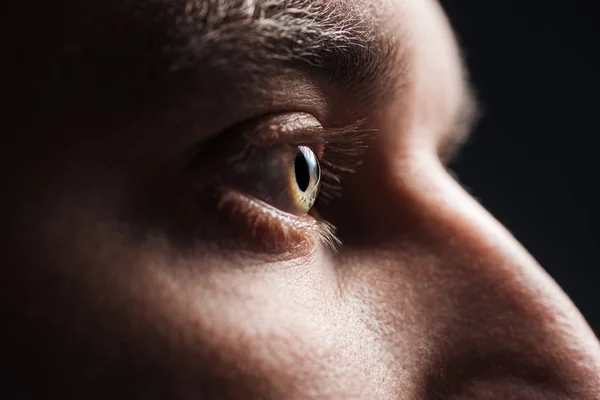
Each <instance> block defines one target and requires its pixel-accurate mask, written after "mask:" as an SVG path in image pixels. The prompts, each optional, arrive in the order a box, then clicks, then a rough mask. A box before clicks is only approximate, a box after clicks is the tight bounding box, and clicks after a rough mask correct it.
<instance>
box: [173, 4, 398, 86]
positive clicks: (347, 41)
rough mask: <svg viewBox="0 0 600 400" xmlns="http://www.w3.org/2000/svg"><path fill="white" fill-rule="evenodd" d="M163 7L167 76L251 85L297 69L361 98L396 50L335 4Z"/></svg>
mask: <svg viewBox="0 0 600 400" xmlns="http://www.w3.org/2000/svg"><path fill="white" fill-rule="evenodd" d="M169 7H170V11H169V12H170V13H172V15H173V18H174V23H173V24H172V25H173V27H174V29H173V30H172V33H171V44H170V45H169V46H167V47H166V49H165V50H166V51H168V52H169V53H171V54H172V55H173V57H172V59H173V60H174V61H173V63H172V64H171V71H173V72H178V71H186V70H187V71H198V70H199V69H200V70H202V69H220V70H227V69H230V70H231V71H230V72H231V74H232V75H239V74H240V73H247V74H246V76H247V77H248V78H249V79H251V78H252V77H253V76H256V75H260V74H261V73H262V74H264V73H265V72H270V70H272V69H278V70H281V68H282V67H284V68H285V67H290V68H295V67H298V66H302V67H305V68H310V69H312V70H313V71H314V69H317V70H318V71H319V72H320V73H321V74H323V75H325V76H327V77H329V78H335V79H336V80H337V81H340V82H339V83H341V84H343V85H345V86H347V87H348V88H355V89H361V90H362V91H364V90H365V89H367V88H368V87H371V88H374V86H376V85H374V83H375V81H376V79H377V78H379V77H381V75H382V72H383V70H384V69H385V67H386V66H387V64H389V62H388V61H389V60H388V57H389V56H390V54H391V53H392V52H393V51H394V50H395V49H396V46H395V43H393V42H392V41H387V42H386V41H385V40H384V39H383V37H384V36H383V35H382V33H381V32H378V31H376V30H375V28H374V27H375V26H376V24H375V21H371V20H369V18H368V17H367V16H365V15H364V14H362V13H360V12H358V11H357V10H355V9H353V8H352V7H350V6H348V5H345V4H343V3H342V2H337V1H335V2H334V1H327V2H315V1H311V0H187V1H178V2H170V5H169ZM174 7H175V8H174ZM386 86H387V87H389V86H390V85H389V82H386Z"/></svg>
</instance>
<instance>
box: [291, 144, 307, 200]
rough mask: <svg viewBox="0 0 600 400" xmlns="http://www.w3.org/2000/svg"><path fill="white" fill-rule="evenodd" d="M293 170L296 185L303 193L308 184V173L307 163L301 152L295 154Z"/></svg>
mask: <svg viewBox="0 0 600 400" xmlns="http://www.w3.org/2000/svg"><path fill="white" fill-rule="evenodd" d="M294 170H295V171H296V183H297V184H298V187H299V188H300V190H302V191H303V192H305V191H306V189H308V184H309V183H310V171H309V170H308V162H307V161H306V157H304V154H302V152H301V151H299V152H298V154H296V158H295V159H294Z"/></svg>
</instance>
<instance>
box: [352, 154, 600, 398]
mask: <svg viewBox="0 0 600 400" xmlns="http://www.w3.org/2000/svg"><path fill="white" fill-rule="evenodd" d="M368 167H369V166H368ZM370 167H373V168H376V167H375V163H374V164H373V165H371V166H370ZM395 171H396V174H397V175H395V176H391V175H389V176H387V177H386V176H385V174H387V173H388V172H385V171H382V170H381V169H380V170H379V172H378V173H379V175H380V176H382V177H384V178H383V179H380V180H373V179H367V178H365V184H364V186H363V185H362V184H358V182H357V187H359V186H363V187H361V188H360V190H361V192H365V190H364V189H365V187H366V186H367V183H366V182H367V181H368V182H369V183H368V186H369V187H370V191H367V192H368V193H369V194H368V195H366V196H363V197H362V198H361V197H360V196H359V200H358V201H359V202H367V201H371V202H373V200H375V199H373V198H372V196H373V195H374V193H377V199H376V202H375V203H376V204H373V203H372V204H371V205H369V206H367V204H366V203H365V204H360V206H358V205H357V206H351V205H350V206H348V207H350V208H349V209H348V210H346V211H347V212H350V211H349V210H350V209H352V210H355V214H354V218H353V219H352V223H353V225H354V228H352V227H351V226H350V225H344V224H343V223H342V230H341V234H342V238H343V239H346V242H347V246H346V247H345V250H344V253H342V254H341V257H342V259H348V260H353V261H352V262H351V263H349V264H351V265H352V266H353V267H351V268H347V269H346V272H344V274H345V276H344V278H343V279H344V281H345V282H355V283H354V284H348V287H349V288H350V289H349V290H356V291H358V290H361V291H362V292H361V293H362V294H355V296H367V297H368V299H367V300H364V301H363V302H362V303H363V304H364V303H369V304H371V305H372V307H370V308H369V311H368V312H370V313H372V314H373V315H374V316H375V317H374V318H375V319H376V320H378V321H380V325H381V326H384V327H385V328H381V329H380V331H381V332H382V336H384V337H385V340H387V341H388V343H391V346H390V348H393V349H396V350H395V351H396V354H395V357H397V358H398V359H399V360H401V361H400V363H409V364H411V367H410V368H409V369H411V368H412V372H411V373H410V374H412V375H411V378H410V379H414V377H415V376H417V375H418V376H420V377H421V378H419V379H423V380H424V382H425V384H424V385H423V387H426V388H427V389H425V393H424V394H425V398H452V397H453V396H454V395H458V394H459V393H460V394H461V396H462V394H470V395H471V396H470V397H472V398H494V399H495V398H538V397H539V398H548V397H549V398H574V399H600V345H599V343H598V340H597V339H596V337H595V336H594V334H593V332H592V331H591V329H590V328H589V326H588V325H587V324H586V322H585V320H584V318H583V317H582V315H581V314H580V313H579V311H578V310H577V309H576V307H575V306H574V305H573V303H572V302H571V301H570V299H569V298H568V297H567V296H566V294H565V293H564V292H563V291H562V290H561V289H560V288H559V287H558V285H557V284H556V283H555V282H554V281H553V280H552V279H551V278H550V277H549V276H548V275H547V274H546V273H545V272H544V270H543V269H542V268H541V267H540V266H539V265H538V264H537V263H536V261H535V260H534V259H533V258H532V257H531V256H530V255H529V254H528V253H527V252H526V251H525V250H524V249H523V248H522V247H521V246H520V244H519V243H518V242H517V241H516V240H515V239H514V238H513V237H512V236H511V235H510V233H509V232H508V231H507V230H506V229H505V228H504V227H502V226H501V225H500V224H499V223H498V222H497V221H496V220H495V219H494V218H493V217H491V216H490V215H489V214H488V213H487V212H486V211H485V210H484V209H483V208H482V207H481V206H480V205H479V204H478V203H477V202H476V201H475V200H474V199H473V198H472V197H471V196H469V195H468V194H467V193H466V192H465V191H464V190H463V188H462V187H460V185H459V184H458V183H457V182H456V181H455V180H454V179H453V178H452V177H451V176H450V175H449V174H448V173H447V171H446V170H445V168H444V167H443V166H442V165H441V164H440V163H439V161H438V160H437V158H436V157H433V156H428V155H427V154H425V153H423V154H415V155H414V156H413V157H411V158H409V159H406V160H404V162H403V164H402V166H401V167H400V168H395ZM357 179H361V178H360V177H357ZM377 182H379V183H377ZM375 185H376V186H377V187H375ZM357 190H358V189H357ZM355 197H356V196H355ZM369 199H370V200H369ZM356 260H360V261H356ZM365 285H370V286H369V287H370V288H369V290H365V289H359V288H361V287H364V286H365ZM357 293H358V292H357ZM365 293H368V294H367V295H365ZM407 338H408V339H407ZM409 360H412V361H410V362H409ZM410 374H409V375H410ZM532 387H535V388H537V389H536V390H538V389H539V390H540V393H542V392H544V393H545V391H546V390H547V391H548V393H549V394H550V393H551V394H552V395H548V396H546V397H544V396H537V395H534V393H535V394H537V393H538V392H537V391H533V392H530V388H532ZM439 396H441V397H439ZM498 396H500V397H498ZM502 396H504V397H502ZM459 397H460V396H459ZM466 397H467V398H470V397H469V396H466ZM461 398H462V397H461Z"/></svg>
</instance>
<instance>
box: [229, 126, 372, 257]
mask: <svg viewBox="0 0 600 400" xmlns="http://www.w3.org/2000/svg"><path fill="white" fill-rule="evenodd" d="M364 125H365V121H364V120H359V121H357V122H356V123H354V124H352V125H348V126H344V127H340V128H320V127H319V128H308V129H302V130H301V132H300V133H297V134H294V135H292V137H290V138H288V137H283V138H279V137H277V138H275V141H276V142H279V143H278V144H281V142H284V144H288V145H290V146H308V147H311V148H313V146H320V147H321V148H322V152H321V153H322V154H321V155H320V156H319V163H320V166H321V176H322V181H321V191H320V193H319V197H318V199H317V202H316V203H315V206H314V207H313V209H312V210H311V212H309V215H310V216H311V217H312V218H314V220H315V221H316V230H315V233H316V235H317V238H318V241H319V242H320V243H322V244H324V245H326V246H327V247H328V248H330V249H331V250H333V251H336V250H337V248H338V246H340V245H341V242H340V240H339V239H338V238H337V237H336V236H335V227H334V225H333V224H331V223H330V222H328V221H326V220H324V219H322V218H321V217H320V216H319V208H320V207H321V206H323V205H327V204H329V203H331V202H333V201H334V200H335V199H338V198H340V197H342V195H343V193H342V185H341V182H342V177H343V175H344V174H351V173H354V172H355V171H356V168H358V167H359V166H360V164H361V156H362V154H363V153H364V151H365V150H366V149H367V147H368V146H367V144H366V141H367V140H368V138H369V137H370V135H371V134H372V132H373V130H369V129H365V128H364ZM248 142H249V143H250V145H252V142H253V141H252V140H251V139H248ZM314 150H315V149H314V148H313V151H314ZM315 153H317V151H315ZM234 158H236V159H238V160H239V159H240V157H239V156H238V157H234ZM242 158H243V157H242ZM246 216H247V217H248V218H250V221H249V223H250V226H254V225H255V224H256V223H257V221H256V219H260V218H261V217H260V216H259V215H258V214H257V213H248V214H247V215H246ZM283 229H286V228H285V227H283ZM285 235H286V232H284V236H285Z"/></svg>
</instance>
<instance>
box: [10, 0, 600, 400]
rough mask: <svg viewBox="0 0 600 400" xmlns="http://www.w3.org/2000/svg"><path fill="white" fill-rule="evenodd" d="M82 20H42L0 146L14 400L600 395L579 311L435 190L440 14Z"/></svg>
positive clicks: (298, 12) (302, 9) (442, 100)
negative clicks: (21, 98)
mask: <svg viewBox="0 0 600 400" xmlns="http://www.w3.org/2000/svg"><path fill="white" fill-rule="evenodd" d="M75 3H76V2H72V1H63V2H59V4H45V3H43V4H42V3H40V4H37V6H38V7H39V11H40V12H39V13H37V14H36V15H35V16H34V17H33V18H34V19H33V22H32V31H33V32H35V33H36V37H37V40H35V41H33V42H31V43H28V44H27V45H26V46H25V49H24V50H25V53H27V54H30V55H32V56H35V57H32V58H31V60H32V61H31V64H30V67H31V71H30V70H23V71H22V73H21V74H20V75H19V79H20V80H22V81H26V80H28V81H31V82H32V85H33V88H34V92H33V96H31V98H29V99H28V101H27V104H26V105H25V107H24V108H23V113H22V114H23V115H25V116H26V119H27V121H31V123H30V124H26V125H25V126H22V128H21V130H20V131H19V132H18V134H17V135H13V137H10V138H3V139H2V140H3V148H4V149H6V150H7V151H6V153H7V157H6V159H5V162H6V166H5V168H4V171H6V177H5V179H4V182H5V190H6V193H9V194H10V196H6V198H5V199H4V202H5V204H6V205H5V206H4V207H2V211H3V213H4V215H3V221H5V223H4V224H3V229H2V233H3V237H4V240H3V243H4V245H5V247H6V248H5V250H4V257H5V262H4V263H3V271H4V274H5V279H3V282H4V283H3V284H2V292H3V293H5V294H6V295H7V296H6V298H7V301H5V302H3V303H4V306H5V309H6V312H5V313H4V312H3V314H5V315H6V316H7V319H8V324H7V329H6V330H5V331H4V332H3V335H4V336H5V339H4V340H3V341H2V343H3V344H4V346H5V348H4V354H7V355H8V356H7V357H6V358H5V360H6V361H5V363H7V364H10V367H11V368H10V369H11V370H12V372H13V373H12V374H11V375H10V377H9V383H11V384H12V385H11V387H10V389H11V390H17V389H18V391H19V392H20V393H23V394H24V396H26V397H27V396H41V395H42V394H43V395H44V396H45V395H47V394H52V395H54V394H56V395H57V396H61V397H66V398H69V397H72V398H82V397H84V398H101V397H102V398H105V397H111V398H121V397H123V398H125V397H128V398H182V399H187V398H202V399H204V398H206V399H248V398H253V399H254V398H256V399H263V398H265V399H267V398H268V399H271V398H273V399H287V398H294V399H317V398H318V399H323V398H332V399H334V398H335V399H338V398H339V399H350V398H357V399H358V398H360V399H392V398H394V399H395V398H402V399H413V398H418V399H421V398H424V399H429V398H431V399H435V398H444V399H446V398H455V397H456V398H465V399H469V398H476V399H505V398H515V399H516V398H522V399H537V398H540V399H563V398H573V399H580V398H581V399H595V398H600V392H599V389H598V388H599V387H600V379H599V378H598V377H599V376H600V347H599V345H598V341H597V339H596V338H595V337H594V336H593V334H592V332H591V331H590V329H589V327H588V326H587V325H586V323H585V321H584V320H583V318H582V317H581V315H580V314H579V312H578V311H577V309H576V308H575V307H574V306H573V304H572V303H571V302H570V300H569V299H568V298H567V297H566V295H565V294H564V293H563V292H562V291H561V290H560V289H559V288H558V287H557V285H556V284H555V283H554V282H553V281H552V280H551V279H550V278H549V277H548V276H546V275H545V273H544V272H543V271H542V269H541V268H540V267H539V266H538V265H537V264H536V262H535V261H534V260H533V259H532V258H531V257H530V256H529V255H528V254H527V252H526V251H525V250H524V249H523V248H522V247H521V246H520V245H519V244H518V243H517V242H516V241H515V240H514V239H513V238H512V236H511V235H510V234H509V233H508V232H507V231H506V230H505V229H504V228H503V227H502V226H501V225H500V224H499V223H497V222H496V221H495V220H494V219H493V218H492V217H491V216H490V215H489V214H488V213H487V212H486V211H485V210H483V209H482V208H481V207H480V206H479V204H478V203H477V202H476V201H475V200H474V199H472V198H471V197H470V196H469V195H468V194H467V193H466V192H465V191H464V190H463V189H462V188H461V187H460V186H459V184H457V183H456V182H455V181H454V180H453V179H452V177H451V176H450V175H449V174H448V173H447V171H446V168H445V163H446V162H447V160H448V157H449V156H450V155H451V154H453V153H455V152H456V151H457V149H458V147H459V146H460V144H461V143H462V142H464V140H465V138H466V133H467V132H468V128H469V125H470V122H471V121H472V120H473V117H474V115H475V114H476V113H475V107H474V103H473V100H472V96H471V95H470V93H471V91H470V90H469V88H468V87H467V84H466V82H467V79H466V76H465V72H464V70H463V68H462V64H461V61H460V58H459V52H458V50H457V47H456V44H455V42H454V39H453V36H452V33H451V32H450V28H449V26H448V24H447V21H446V19H445V17H444V16H443V14H442V12H441V11H440V9H439V7H438V5H437V3H436V2H434V1H404V2H399V1H398V2H396V1H383V0H382V1H377V2H367V1H358V0H357V1H352V2H343V1H332V2H309V1H302V0H282V1H264V0H257V1H244V2H237V1H228V0H196V1H183V0H181V1H179V0H156V1H140V2H129V1H116V0H111V1H106V2H102V3H98V2H79V3H77V4H75ZM42 11H43V12H42ZM25 71H27V72H25ZM334 227H335V228H334ZM25 382H26V384H24V383H25Z"/></svg>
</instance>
